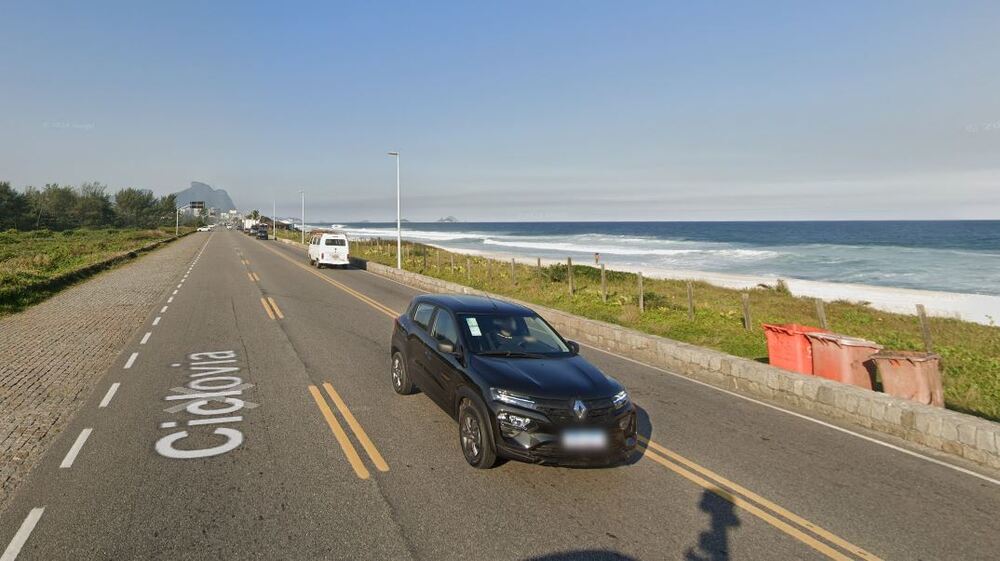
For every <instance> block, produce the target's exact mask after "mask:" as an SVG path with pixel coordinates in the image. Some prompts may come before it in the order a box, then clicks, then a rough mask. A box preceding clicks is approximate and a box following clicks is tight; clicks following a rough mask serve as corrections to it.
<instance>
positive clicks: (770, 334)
mask: <svg viewBox="0 0 1000 561" xmlns="http://www.w3.org/2000/svg"><path fill="white" fill-rule="evenodd" d="M806 333H829V331H827V330H825V329H820V328H819V327H810V326H808V325H799V324H797V323H783V324H780V325H772V324H769V323H765V324H764V335H765V336H767V359H768V362H769V363H770V364H771V366H777V367H778V368H784V369H785V370H791V371H792V372H798V373H800V374H812V373H813V359H812V346H811V345H810V344H809V340H808V339H806V336H805V334H806Z"/></svg>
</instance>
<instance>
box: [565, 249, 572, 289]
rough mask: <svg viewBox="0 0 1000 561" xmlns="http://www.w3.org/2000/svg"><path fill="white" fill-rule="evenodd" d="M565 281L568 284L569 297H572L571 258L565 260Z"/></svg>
mask: <svg viewBox="0 0 1000 561" xmlns="http://www.w3.org/2000/svg"><path fill="white" fill-rule="evenodd" d="M566 280H567V281H568V283H569V295H570V296H572V295H573V258H572V257H567V258H566Z"/></svg>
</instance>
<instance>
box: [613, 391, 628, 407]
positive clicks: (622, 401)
mask: <svg viewBox="0 0 1000 561" xmlns="http://www.w3.org/2000/svg"><path fill="white" fill-rule="evenodd" d="M611 404H612V405H614V407H615V409H621V408H622V407H625V406H626V405H628V392H627V391H625V390H622V391H620V392H618V393H616V394H615V396H614V397H612V398H611Z"/></svg>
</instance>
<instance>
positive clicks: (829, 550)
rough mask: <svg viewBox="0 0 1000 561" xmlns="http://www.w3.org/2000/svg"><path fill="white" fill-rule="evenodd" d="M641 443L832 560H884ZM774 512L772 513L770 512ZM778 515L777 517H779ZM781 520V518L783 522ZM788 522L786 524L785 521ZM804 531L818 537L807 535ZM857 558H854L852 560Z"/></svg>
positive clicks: (666, 451)
mask: <svg viewBox="0 0 1000 561" xmlns="http://www.w3.org/2000/svg"><path fill="white" fill-rule="evenodd" d="M639 440H640V442H641V444H642V445H643V446H644V448H645V450H644V456H645V457H647V458H649V459H650V460H652V461H654V462H656V463H658V464H660V465H662V466H663V467H665V468H667V469H669V470H670V471H673V472H674V473H676V474H678V475H680V476H681V477H683V478H685V479H687V480H688V481H691V482H692V483H694V484H695V485H698V486H699V487H702V488H704V489H706V490H708V491H711V492H712V493H714V494H715V495H718V496H719V497H721V498H722V499H724V500H726V501H728V502H730V503H732V504H733V505H734V506H737V507H739V508H742V509H744V510H746V511H747V512H750V513H751V514H753V515H754V516H756V517H758V518H760V519H761V520H763V521H764V522H767V523H768V524H770V525H771V526H774V527H775V528H777V529H778V530H781V531H782V532H784V533H786V534H788V535H789V536H791V537H793V538H795V539H797V540H799V541H800V542H802V543H804V544H806V545H808V546H809V547H811V548H813V549H815V550H816V551H818V552H820V553H822V554H823V555H826V556H827V557H829V558H830V559H837V560H838V561H851V560H852V559H856V558H857V559H865V560H866V561H881V559H880V558H879V557H878V556H876V555H874V554H872V553H870V552H868V551H866V550H864V549H862V548H861V547H858V546H856V545H854V544H852V543H851V542H849V541H847V540H845V539H844V538H841V537H840V536H837V535H836V534H834V533H833V532H830V531H829V530H826V529H825V528H823V527H821V526H818V525H816V524H814V523H812V522H810V521H808V520H806V519H805V518H802V517H801V516H799V515H797V514H795V513H794V512H791V511H789V510H787V509H785V508H783V507H781V506H779V505H777V504H775V503H773V502H771V501H769V500H767V499H765V498H764V497H761V496H760V495H758V494H756V493H754V492H753V491H750V490H749V489H747V488H745V487H743V486H741V485H739V484H737V483H733V482H732V481H730V480H728V479H726V478H725V477H722V476H721V475H719V474H717V473H715V472H713V471H712V470H710V469H708V468H705V467H702V466H700V465H698V464H696V463H695V462H692V461H691V460H689V459H687V458H685V457H684V456H681V455H680V454H678V453H676V452H674V451H672V450H669V449H667V448H664V447H663V446H661V445H659V444H657V443H655V442H653V441H651V440H648V439H646V438H645V437H642V436H640V437H639ZM769 511H770V512H769ZM775 515H777V516H775ZM779 517H780V518H779ZM782 518H784V520H782ZM803 529H805V530H807V531H808V532H811V533H812V534H814V535H810V534H809V533H807V532H805V531H803ZM816 536H818V537H821V538H823V539H824V540H826V541H828V542H830V543H832V544H835V545H836V546H838V547H840V548H842V549H843V550H844V551H847V552H848V553H850V554H851V555H845V554H844V553H843V552H841V551H838V550H837V549H835V548H833V547H831V546H830V545H829V544H827V543H824V542H823V541H821V540H819V539H817V538H816ZM852 555H853V557H852Z"/></svg>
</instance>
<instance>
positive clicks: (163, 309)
mask: <svg viewBox="0 0 1000 561" xmlns="http://www.w3.org/2000/svg"><path fill="white" fill-rule="evenodd" d="M169 307H170V306H164V307H162V308H160V313H161V314H163V313H166V312H167V308H169Z"/></svg>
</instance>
